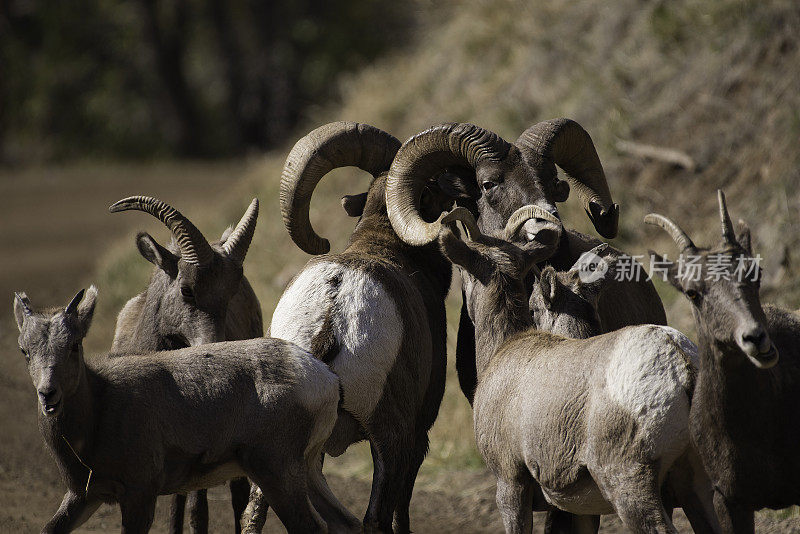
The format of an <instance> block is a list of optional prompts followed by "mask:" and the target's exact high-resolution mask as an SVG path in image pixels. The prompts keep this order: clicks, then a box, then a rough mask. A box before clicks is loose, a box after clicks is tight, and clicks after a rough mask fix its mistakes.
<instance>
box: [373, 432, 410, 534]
mask: <svg viewBox="0 0 800 534" xmlns="http://www.w3.org/2000/svg"><path fill="white" fill-rule="evenodd" d="M406 436H408V434H406V433H403V432H398V434H397V435H396V438H395V441H394V442H393V441H392V440H391V438H390V439H385V440H381V441H380V442H378V443H376V442H375V441H372V440H371V441H370V450H371V452H372V464H373V467H374V470H373V473H372V491H371V492H370V496H369V505H368V506H367V513H366V514H365V515H364V531H365V532H390V533H391V532H392V515H393V513H394V508H395V506H396V504H397V497H398V495H399V487H398V486H399V484H400V483H401V482H402V480H403V475H404V472H405V470H406V469H407V465H406V464H407V462H404V461H403V455H404V454H407V451H409V448H410V447H409V446H408V444H407V443H405V442H406V441H407V440H406V439H403V438H404V437H406Z"/></svg>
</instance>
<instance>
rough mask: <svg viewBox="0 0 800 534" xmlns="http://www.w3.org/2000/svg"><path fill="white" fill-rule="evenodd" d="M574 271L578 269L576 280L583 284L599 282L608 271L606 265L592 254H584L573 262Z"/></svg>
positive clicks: (601, 259)
mask: <svg viewBox="0 0 800 534" xmlns="http://www.w3.org/2000/svg"><path fill="white" fill-rule="evenodd" d="M574 268H575V269H578V278H580V280H581V282H583V283H584V284H588V283H590V282H596V281H597V280H600V279H601V278H602V277H603V275H605V274H606V271H608V263H607V262H606V261H605V260H603V258H601V257H600V256H598V255H597V254H595V253H593V252H584V253H583V254H581V257H580V258H578V261H577V262H575V267H574Z"/></svg>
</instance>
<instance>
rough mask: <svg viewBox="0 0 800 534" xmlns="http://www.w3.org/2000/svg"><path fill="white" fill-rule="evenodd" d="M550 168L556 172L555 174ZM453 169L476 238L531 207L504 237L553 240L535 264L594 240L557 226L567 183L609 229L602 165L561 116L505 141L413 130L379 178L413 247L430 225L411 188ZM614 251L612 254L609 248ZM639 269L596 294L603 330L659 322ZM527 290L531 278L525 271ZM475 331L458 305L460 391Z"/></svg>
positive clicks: (613, 231)
mask: <svg viewBox="0 0 800 534" xmlns="http://www.w3.org/2000/svg"><path fill="white" fill-rule="evenodd" d="M556 166H558V167H561V169H562V170H563V171H564V172H565V173H566V181H565V180H560V179H558V176H557V171H556ZM442 173H444V174H446V175H448V176H453V175H455V176H458V177H459V178H458V179H457V180H456V181H457V182H458V185H457V187H451V188H450V190H454V191H457V192H458V194H457V195H455V196H454V197H453V200H455V201H457V203H458V204H459V205H460V206H464V207H466V208H468V209H469V210H470V211H471V212H472V214H473V216H475V217H476V219H477V223H478V226H479V228H480V230H481V232H483V233H484V234H486V235H490V236H495V237H503V232H504V230H505V228H506V225H507V223H508V221H509V218H510V217H511V215H512V213H514V212H516V211H517V210H518V209H519V208H522V207H525V206H536V207H537V208H538V209H539V213H540V214H541V213H546V214H548V215H550V216H542V215H540V216H537V217H533V218H529V219H527V220H526V221H525V223H524V227H523V228H522V231H520V232H518V233H517V234H516V237H514V239H515V240H516V241H517V242H518V243H524V242H525V241H532V240H536V241H538V242H540V243H544V244H553V245H554V247H553V251H554V252H553V254H552V255H551V256H550V257H549V258H547V259H545V260H544V261H543V262H541V264H540V265H541V266H544V265H552V266H553V267H554V268H555V269H557V270H562V271H566V270H569V268H570V267H571V266H572V265H573V264H574V263H575V262H576V261H577V260H578V258H579V257H580V256H581V254H583V253H584V252H587V251H589V250H590V249H592V248H593V247H595V246H597V245H599V244H600V241H599V240H597V239H595V238H592V237H590V236H587V235H584V234H581V233H579V232H576V231H574V230H569V229H568V230H564V228H563V227H562V225H561V221H560V217H559V214H558V210H557V209H556V203H557V202H564V201H565V200H567V197H568V196H569V191H570V188H572V189H574V190H576V191H577V192H578V195H579V196H580V198H581V201H582V203H583V206H584V208H585V210H586V213H587V214H588V216H589V218H590V219H591V221H592V223H593V224H594V226H595V228H596V229H597V231H598V233H600V235H602V236H603V237H606V238H613V237H615V236H616V235H617V223H618V219H619V206H618V205H617V204H615V203H614V202H613V200H612V197H611V193H610V192H609V188H608V183H607V181H606V177H605V173H604V171H603V166H602V164H601V163H600V158H599V157H598V155H597V151H596V150H595V147H594V143H593V142H592V139H591V137H590V136H589V134H588V133H587V132H586V130H584V129H583V128H582V127H581V126H580V125H579V124H578V123H576V122H575V121H572V120H570V119H564V118H561V119H553V120H548V121H543V122H540V123H538V124H535V125H534V126H531V127H530V128H528V129H527V130H526V131H525V132H524V133H523V134H522V135H521V136H520V137H519V138H518V139H517V140H516V142H514V143H509V142H507V141H505V140H503V139H502V138H501V137H500V136H498V135H497V134H495V133H493V132H491V131H488V130H485V129H483V128H479V127H477V126H474V125H472V124H463V123H457V124H441V125H438V126H433V127H431V128H429V129H427V130H425V131H423V132H421V133H418V134H416V135H414V136H413V137H411V138H410V139H409V140H408V141H406V142H405V143H404V144H403V146H402V147H401V148H400V150H399V151H398V154H397V157H396V158H395V160H394V162H393V164H392V168H391V170H390V172H389V178H388V180H387V186H386V191H387V206H388V212H389V218H390V219H391V222H392V226H393V227H394V229H395V230H396V231H397V233H398V235H399V236H400V237H401V238H402V239H403V240H404V241H405V242H407V243H409V244H413V245H423V244H425V243H429V242H431V241H433V240H435V239H436V237H437V236H438V232H439V227H440V224H441V223H440V222H439V221H438V220H437V219H435V218H434V219H432V220H431V219H430V216H428V218H427V219H426V217H425V216H420V210H419V201H420V193H421V191H422V188H423V187H424V184H425V183H426V182H427V181H428V180H429V179H430V177H431V176H439V175H441V174H442ZM616 252H618V253H620V254H621V252H619V251H616ZM645 278H646V277H644V276H642V277H639V279H634V280H631V281H627V280H625V281H619V282H616V281H615V282H614V284H612V285H613V286H614V287H610V288H609V290H608V291H607V292H605V294H604V297H603V298H602V299H601V301H600V303H599V304H598V306H599V313H600V318H601V322H602V327H603V331H611V330H616V329H618V328H621V327H623V326H627V325H632V324H642V323H653V324H666V315H665V313H664V308H663V306H662V304H661V300H660V299H659V297H658V294H657V293H656V291H655V288H654V287H653V285H652V283H650V282H649V281H648V280H646V279H645ZM526 282H527V286H528V288H531V287H532V286H533V282H534V275H533V274H529V276H528V279H527V281H526ZM474 362H475V334H474V326H473V324H472V322H471V321H470V320H469V316H468V314H467V310H466V307H463V306H462V312H461V322H460V325H459V334H458V349H457V367H458V372H459V381H460V384H461V388H462V390H463V391H464V394H465V395H466V396H467V398H468V399H471V398H472V393H473V391H474V389H475V380H476V376H475V365H474Z"/></svg>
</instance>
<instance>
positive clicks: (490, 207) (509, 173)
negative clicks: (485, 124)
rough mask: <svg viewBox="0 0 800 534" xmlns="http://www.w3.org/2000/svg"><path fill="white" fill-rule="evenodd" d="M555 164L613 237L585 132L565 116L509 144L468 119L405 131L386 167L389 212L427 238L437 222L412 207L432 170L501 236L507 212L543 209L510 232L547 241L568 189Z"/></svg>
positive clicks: (412, 240) (484, 226)
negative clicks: (407, 135) (414, 132)
mask: <svg viewBox="0 0 800 534" xmlns="http://www.w3.org/2000/svg"><path fill="white" fill-rule="evenodd" d="M556 165H558V166H559V167H561V168H562V169H563V170H564V171H566V173H567V180H568V181H569V182H570V183H571V184H572V187H574V188H575V189H576V190H577V191H578V194H579V195H580V196H581V198H582V200H583V203H584V207H585V209H586V212H587V214H588V215H589V217H590V219H591V220H592V222H593V223H594V225H595V228H596V229H597V230H598V232H600V234H601V235H603V236H605V237H609V238H611V237H614V236H615V235H616V233H617V220H618V218H619V207H618V206H617V205H616V204H614V203H613V201H612V199H611V194H610V192H609V190H608V185H607V183H606V179H605V174H604V173H603V167H602V165H601V164H600V159H599V158H598V156H597V152H596V151H595V148H594V144H593V143H592V140H591V138H590V137H589V134H588V133H586V131H585V130H584V129H583V128H581V126H580V125H579V124H578V123H576V122H574V121H571V120H569V119H554V120H550V121H544V122H541V123H539V124H536V125H534V126H532V127H530V128H528V130H526V131H525V132H524V133H523V134H522V135H521V136H520V137H519V139H517V141H516V142H515V143H514V144H511V143H508V142H506V141H504V140H503V139H502V138H500V137H499V136H498V135H496V134H495V133H493V132H490V131H488V130H484V129H482V128H479V127H477V126H473V125H472V124H442V125H439V126H434V127H432V128H429V129H428V130H425V131H424V132H421V133H419V134H417V135H415V136H413V137H411V138H410V139H409V140H408V141H406V142H405V143H404V144H403V146H402V147H401V148H400V150H399V151H398V153H397V156H396V157H395V158H394V162H393V163H392V167H391V169H390V171H389V178H388V183H387V186H386V198H387V206H388V212H389V218H390V219H391V221H392V226H393V227H394V229H395V231H396V232H397V234H398V235H399V236H400V237H401V238H402V239H403V240H404V241H406V242H407V243H409V244H412V245H423V244H426V243H429V242H431V241H433V240H435V239H436V238H437V236H438V234H439V229H440V226H441V221H440V220H433V221H431V220H429V218H428V217H426V216H425V214H424V213H421V211H422V210H421V208H420V199H422V198H423V196H422V193H423V191H424V187H425V186H426V184H427V183H428V182H429V181H430V180H431V177H434V178H436V179H438V180H439V181H442V182H445V183H446V186H445V187H442V189H443V191H445V192H447V193H449V194H450V196H451V198H452V200H455V201H457V202H458V204H459V205H460V206H464V207H467V208H468V209H469V210H470V211H471V212H472V213H473V215H474V216H476V217H477V218H478V219H477V223H478V228H479V229H480V231H481V232H482V233H483V234H485V235H488V236H491V237H497V238H504V237H505V231H506V227H507V225H508V223H509V222H510V220H511V217H512V214H514V213H515V212H517V210H519V209H520V208H522V207H525V206H530V207H533V208H536V209H537V210H539V213H546V214H547V215H549V216H548V217H540V216H536V217H530V218H528V219H527V220H526V221H525V224H524V227H523V229H522V231H520V232H518V233H516V234H514V235H513V236H512V237H511V238H512V239H513V240H514V241H515V242H516V243H519V244H523V243H526V242H530V241H533V240H534V239H535V240H536V241H538V242H539V243H545V244H554V243H557V242H558V239H559V237H560V235H561V230H562V227H561V223H560V221H559V220H558V211H557V210H556V205H555V203H556V202H563V201H565V200H566V199H567V197H568V195H569V190H570V186H569V184H568V183H567V182H565V181H563V180H559V179H558V177H557V174H556ZM553 218H555V219H556V221H557V222H555V223H554V222H553V221H552V219H553ZM553 250H555V249H553Z"/></svg>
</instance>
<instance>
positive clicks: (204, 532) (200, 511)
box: [187, 489, 208, 534]
mask: <svg viewBox="0 0 800 534" xmlns="http://www.w3.org/2000/svg"><path fill="white" fill-rule="evenodd" d="M187 506H188V507H189V528H190V529H191V530H190V531H191V532H192V534H208V490H204V489H203V490H197V491H193V492H191V493H189V497H188V499H187Z"/></svg>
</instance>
